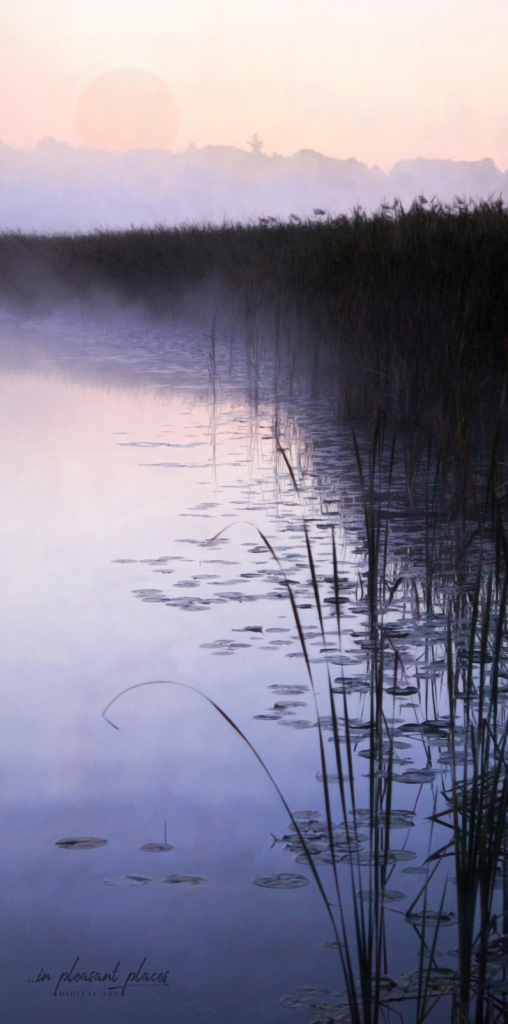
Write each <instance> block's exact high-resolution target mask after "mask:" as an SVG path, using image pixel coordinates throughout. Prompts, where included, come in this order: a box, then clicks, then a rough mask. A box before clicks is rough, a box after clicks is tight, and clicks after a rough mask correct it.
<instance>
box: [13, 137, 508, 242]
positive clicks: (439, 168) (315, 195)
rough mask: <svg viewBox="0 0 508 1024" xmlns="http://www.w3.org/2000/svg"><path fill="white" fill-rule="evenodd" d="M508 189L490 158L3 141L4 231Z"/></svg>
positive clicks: (208, 218) (308, 212) (488, 194)
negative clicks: (388, 160) (385, 165)
mask: <svg viewBox="0 0 508 1024" xmlns="http://www.w3.org/2000/svg"><path fill="white" fill-rule="evenodd" d="M419 195H424V196H425V197H426V198H427V199H429V200H430V199H432V198H433V197H438V198H439V199H440V200H441V201H442V202H444V203H450V202H452V201H453V200H454V198H455V197H460V198H466V199H473V200H479V199H488V198H492V197H498V196H506V195H508V171H505V172H502V171H500V170H499V169H498V168H497V167H496V165H495V164H494V162H493V161H492V160H490V159H485V160H479V161H476V162H467V161H460V162H459V161H453V160H425V159H414V160H401V161H399V162H398V163H396V164H395V166H394V167H393V168H392V170H391V171H389V172H388V173H385V172H383V171H381V170H380V168H379V167H377V166H375V165H374V166H373V167H368V166H367V165H366V164H362V163H360V162H359V161H358V160H355V159H350V160H336V159H333V158H331V157H326V156H323V155H322V154H321V153H316V152H314V151H313V150H308V149H302V150H300V151H299V152H298V153H295V154H294V155H293V156H290V157H282V156H278V155H277V154H273V155H271V156H268V155H266V154H265V153H263V152H259V151H258V152H256V151H253V152H247V151H245V150H242V149H237V148H234V147H231V146H205V147H203V148H202V149H197V148H195V147H190V148H189V149H187V150H185V152H182V153H170V152H168V151H165V150H133V151H131V152H127V153H115V152H107V151H105V150H89V149H85V148H82V147H81V148H73V147H72V146H69V145H68V144H67V143H64V142H57V141H56V140H55V139H51V138H45V139H41V140H40V142H39V143H38V144H37V146H36V147H35V149H34V150H31V151H27V150H16V149H12V148H11V147H9V146H6V145H4V144H3V143H0V230H20V231H23V232H33V231H37V232H60V231H64V232H74V231H91V230H94V229H97V228H129V227H131V226H133V225H135V226H141V225H143V226H147V227H151V226H153V225H156V224H164V225H168V226H171V225H175V224H181V223H186V222H193V223H196V222H198V223H199V222H213V223H218V224H221V223H223V221H225V220H226V221H243V222H247V221H250V220H254V221H257V219H258V218H260V217H277V218H282V219H287V218H288V217H290V215H291V214H294V215H296V216H298V217H301V218H307V217H312V216H313V210H315V209H316V208H319V209H320V210H324V211H326V212H327V213H329V214H332V215H335V214H341V213H349V212H350V211H351V210H352V209H353V207H355V206H357V205H361V206H362V207H363V208H364V209H365V210H367V211H369V212H371V211H374V210H375V209H378V208H379V206H380V204H381V203H383V202H389V203H390V202H393V200H394V199H395V198H398V199H400V200H401V201H402V203H403V204H404V205H405V206H406V205H408V204H409V203H410V202H411V201H412V200H413V199H414V198H415V197H417V196H419Z"/></svg>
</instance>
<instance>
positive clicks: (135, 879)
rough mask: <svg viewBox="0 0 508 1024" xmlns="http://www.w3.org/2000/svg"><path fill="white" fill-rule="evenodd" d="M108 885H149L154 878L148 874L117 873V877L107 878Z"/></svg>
mask: <svg viewBox="0 0 508 1024" xmlns="http://www.w3.org/2000/svg"><path fill="white" fill-rule="evenodd" d="M104 882H105V884H106V885H148V883H149V882H153V878H147V876H146V875H117V876H116V877H115V878H105V879H104Z"/></svg>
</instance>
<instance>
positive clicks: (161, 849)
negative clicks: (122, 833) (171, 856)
mask: <svg viewBox="0 0 508 1024" xmlns="http://www.w3.org/2000/svg"><path fill="white" fill-rule="evenodd" d="M141 849H142V850H144V852H145V853H168V852H169V850H174V846H172V845H171V843H145V844H144V846H142V847H141Z"/></svg>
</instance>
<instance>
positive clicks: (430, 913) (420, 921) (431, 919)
mask: <svg viewBox="0 0 508 1024" xmlns="http://www.w3.org/2000/svg"><path fill="white" fill-rule="evenodd" d="M456 920H457V915H456V914H454V913H453V911H452V910H448V911H442V912H441V913H439V911H438V910H412V911H411V913H409V914H406V921H408V923H409V924H416V925H419V926H422V925H424V924H430V925H439V927H440V928H446V927H448V926H449V925H451V924H455V922H456Z"/></svg>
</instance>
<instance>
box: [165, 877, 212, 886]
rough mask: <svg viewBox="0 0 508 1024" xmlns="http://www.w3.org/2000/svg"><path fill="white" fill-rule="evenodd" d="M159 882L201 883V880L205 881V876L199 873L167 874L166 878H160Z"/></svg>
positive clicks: (169, 883)
mask: <svg viewBox="0 0 508 1024" xmlns="http://www.w3.org/2000/svg"><path fill="white" fill-rule="evenodd" d="M161 882H166V883H167V884H168V885H201V883H202V882H206V878H203V877H202V876H201V875H167V876H166V878H161Z"/></svg>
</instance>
